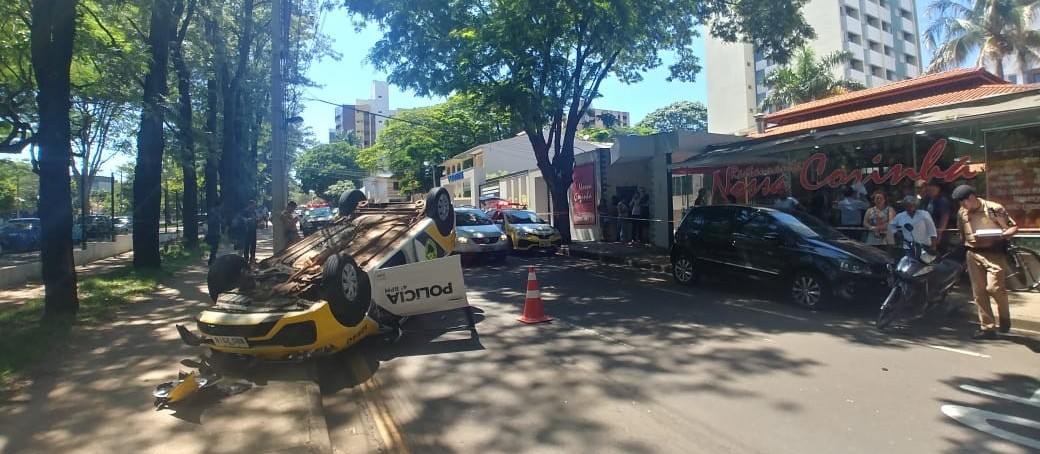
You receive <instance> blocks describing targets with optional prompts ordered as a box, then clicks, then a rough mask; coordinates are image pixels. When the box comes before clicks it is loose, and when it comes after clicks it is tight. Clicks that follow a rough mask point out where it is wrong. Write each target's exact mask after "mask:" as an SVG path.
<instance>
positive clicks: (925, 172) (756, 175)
mask: <svg viewBox="0 0 1040 454" xmlns="http://www.w3.org/2000/svg"><path fill="white" fill-rule="evenodd" d="M944 151H946V139H940V140H938V141H936V142H935V144H934V145H932V147H931V148H930V149H929V150H928V153H926V154H925V156H924V160H923V161H922V162H921V166H920V168H913V167H908V166H904V165H903V164H894V165H892V166H890V167H886V168H884V169H883V170H881V169H880V164H881V162H882V155H880V154H878V155H875V156H874V158H873V159H871V161H870V162H871V163H872V164H874V165H875V166H879V168H878V169H876V170H873V171H871V172H869V173H864V172H863V170H862V169H854V170H845V169H833V170H831V171H830V172H828V171H827V155H825V154H823V153H816V154H814V155H812V156H810V157H809V159H806V160H805V161H803V162H793V163H791V164H782V165H776V166H767V167H753V166H745V167H738V166H730V167H726V168H724V169H714V171H713V172H712V187H713V188H714V189H713V190H714V192H715V193H716V194H719V195H721V196H722V197H723V198H726V197H728V196H730V195H732V196H734V197H745V196H746V197H753V196H756V195H759V194H761V195H766V196H768V195H774V194H780V193H784V192H787V190H788V189H790V188H789V187H788V180H787V179H786V178H785V177H784V176H783V174H785V173H788V172H791V173H797V174H798V183H799V184H800V185H801V187H802V189H805V190H808V191H815V190H817V189H821V188H824V187H827V188H832V189H833V188H840V187H843V186H850V185H854V184H866V183H874V184H879V185H880V184H888V185H897V184H899V183H900V182H902V181H904V180H909V181H916V180H926V181H927V180H932V179H938V180H940V181H944V182H947V183H949V182H953V181H955V180H958V179H961V178H964V179H971V178H975V176H976V175H978V172H976V171H975V170H974V169H973V168H972V167H971V166H970V164H969V158H968V157H967V156H962V157H960V158H957V160H956V161H954V163H953V164H951V165H950V166H949V167H947V168H945V169H944V168H942V167H940V166H939V165H938V163H939V158H941V157H942V154H943V152H944ZM704 170H708V169H704ZM674 173H677V174H681V173H707V172H689V171H687V172H683V171H682V170H681V169H680V170H679V171H678V172H674Z"/></svg>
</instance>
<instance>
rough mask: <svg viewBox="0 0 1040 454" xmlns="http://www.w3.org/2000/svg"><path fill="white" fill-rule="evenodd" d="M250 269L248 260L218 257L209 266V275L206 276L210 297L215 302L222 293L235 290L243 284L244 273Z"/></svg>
mask: <svg viewBox="0 0 1040 454" xmlns="http://www.w3.org/2000/svg"><path fill="white" fill-rule="evenodd" d="M248 268H249V264H248V263H246V259H245V258H244V257H242V256H240V255H237V254H228V255H222V256H220V257H217V259H216V260H214V261H213V264H212V265H210V266H209V273H207V275H206V285H207V287H208V289H209V297H210V298H211V299H212V300H213V301H214V302H215V301H217V297H218V296H220V294H221V293H224V292H226V291H228V290H234V289H235V288H236V287H238V285H239V283H240V282H241V278H242V273H243V271H245V270H246V269H248Z"/></svg>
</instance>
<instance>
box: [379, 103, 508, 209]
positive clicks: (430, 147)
mask: <svg viewBox="0 0 1040 454" xmlns="http://www.w3.org/2000/svg"><path fill="white" fill-rule="evenodd" d="M515 123H516V122H515V121H514V120H513V116H512V115H510V114H509V113H508V112H506V111H505V110H504V109H495V108H494V107H493V106H490V105H488V104H487V103H486V102H484V101H482V100H481V99H480V98H478V97H477V96H472V95H455V96H452V97H450V98H448V100H447V101H445V102H443V103H441V104H437V105H435V106H430V107H422V108H418V109H409V110H403V111H401V112H398V114H397V115H396V116H394V118H392V119H390V120H388V122H387V126H386V129H384V130H383V131H382V132H381V133H380V134H379V138H378V139H376V143H375V145H374V146H372V147H369V148H366V149H363V150H361V151H360V152H359V153H358V162H359V163H360V164H361V165H362V166H363V167H365V168H366V169H369V170H371V171H390V172H393V174H394V176H395V177H396V178H397V179H398V180H399V182H400V187H401V189H402V190H403V191H405V192H407V193H412V194H417V193H422V192H425V191H427V190H429V189H430V188H431V187H433V181H434V179H435V178H434V177H435V175H434V172H435V171H436V170H435V169H436V166H437V165H438V164H440V163H441V162H444V160H446V159H448V158H450V157H452V156H455V155H457V154H459V153H462V152H464V151H466V150H468V149H470V148H473V147H475V146H477V145H480V144H482V143H488V142H494V141H496V140H501V139H505V138H508V137H512V136H514V135H516V133H517V132H518V129H517V126H516V124H515Z"/></svg>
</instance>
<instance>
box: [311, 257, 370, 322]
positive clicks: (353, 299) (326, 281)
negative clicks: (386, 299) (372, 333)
mask: <svg viewBox="0 0 1040 454" xmlns="http://www.w3.org/2000/svg"><path fill="white" fill-rule="evenodd" d="M321 288H322V296H323V297H324V299H325V301H328V302H329V308H330V309H331V310H332V315H333V316H334V317H336V320H338V321H339V322H340V323H342V324H343V325H345V326H354V325H357V324H358V323H360V322H361V319H363V318H364V317H365V314H366V313H368V309H369V306H370V305H371V303H372V285H371V282H369V279H368V273H365V272H364V271H363V270H362V269H361V267H359V266H358V265H357V263H355V262H354V259H353V258H351V257H350V256H349V255H347V254H337V255H333V256H331V257H329V258H328V260H326V261H325V264H324V265H323V266H322V271H321Z"/></svg>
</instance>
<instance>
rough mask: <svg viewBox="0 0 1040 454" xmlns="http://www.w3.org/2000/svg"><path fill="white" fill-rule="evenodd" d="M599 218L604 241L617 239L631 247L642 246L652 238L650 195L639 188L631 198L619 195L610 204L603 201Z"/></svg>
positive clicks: (644, 189) (612, 198)
mask: <svg viewBox="0 0 1040 454" xmlns="http://www.w3.org/2000/svg"><path fill="white" fill-rule="evenodd" d="M599 216H600V227H601V232H600V233H601V234H602V237H603V240H604V241H610V240H612V239H616V240H617V242H619V243H624V244H627V245H629V246H638V245H642V244H644V243H646V242H648V240H649V236H650V194H649V193H647V192H646V188H642V187H639V188H636V190H635V191H634V192H633V193H632V195H631V196H630V197H625V196H622V195H620V194H619V195H615V196H613V197H611V198H610V202H609V203H606V201H605V200H603V201H601V202H600V206H599ZM626 240H627V241H626Z"/></svg>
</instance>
